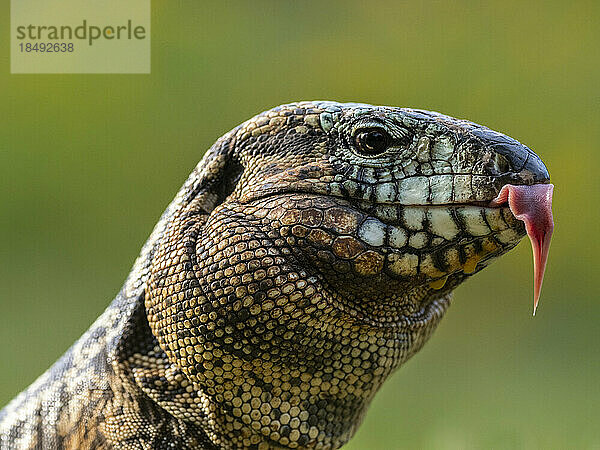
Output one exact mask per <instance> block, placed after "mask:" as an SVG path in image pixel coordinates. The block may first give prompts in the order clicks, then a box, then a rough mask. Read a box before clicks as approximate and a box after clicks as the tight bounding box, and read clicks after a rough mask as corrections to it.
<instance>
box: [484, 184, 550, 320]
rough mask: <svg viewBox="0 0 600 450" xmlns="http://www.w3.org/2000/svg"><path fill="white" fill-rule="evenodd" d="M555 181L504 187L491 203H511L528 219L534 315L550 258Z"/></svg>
mask: <svg viewBox="0 0 600 450" xmlns="http://www.w3.org/2000/svg"><path fill="white" fill-rule="evenodd" d="M553 189H554V186H553V185H552V184H534V185H532V186H513V185H512V184H507V185H505V186H503V187H502V189H501V190H500V193H499V194H498V196H497V197H496V198H495V199H494V200H493V201H492V203H491V204H492V206H499V205H502V204H504V203H508V207H509V208H510V210H511V212H512V213H513V215H514V216H515V217H516V218H517V219H519V220H522V221H523V222H525V229H526V230H527V236H529V240H530V241H531V247H532V249H533V272H534V273H533V315H534V316H535V311H536V310H537V306H538V301H539V299H540V291H541V289H542V281H544V271H545V270H546V261H547V260H548V250H549V248H550V238H551V237H552V231H553V230H554V221H553V220H552V190H553Z"/></svg>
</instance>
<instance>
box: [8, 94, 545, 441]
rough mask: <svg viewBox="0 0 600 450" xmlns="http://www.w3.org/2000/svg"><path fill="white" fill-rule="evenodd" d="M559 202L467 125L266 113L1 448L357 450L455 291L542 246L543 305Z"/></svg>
mask: <svg viewBox="0 0 600 450" xmlns="http://www.w3.org/2000/svg"><path fill="white" fill-rule="evenodd" d="M551 196H552V185H551V184H549V175H548V172H547V170H546V167H545V166H544V164H543V163H542V161H541V160H540V158H539V157H538V156H537V155H536V154H535V153H533V152H532V151H531V150H530V149H529V148H527V147H526V146H524V145H522V144H520V143H519V142H517V141H516V140H514V139H512V138H510V137H508V136H505V135H503V134H500V133H497V132H495V131H492V130H490V129H488V128H486V127H483V126H480V125H476V124H474V123H472V122H468V121H465V120H458V119H454V118H452V117H448V116H445V115H442V114H439V113H435V112H429V111H422V110H415V109H406V108H396V107H387V106H371V105H366V104H359V103H346V104H342V103H335V102H330V101H314V102H300V103H294V104H289V105H283V106H278V107H276V108H274V109H272V110H270V111H266V112H264V113H262V114H259V115H258V116H256V117H254V118H252V119H250V120H248V121H247V122H244V123H242V124H241V125H239V126H238V127H236V128H234V129H233V130H232V131H230V132H229V133H227V134H225V135H224V136H223V137H221V138H220V139H218V140H217V141H216V143H215V144H214V145H213V146H212V147H211V148H210V149H209V150H208V151H207V152H206V154H205V155H204V157H203V158H202V160H201V161H200V163H199V164H198V165H197V166H196V168H195V169H194V170H193V172H192V174H191V175H190V176H189V178H188V179H187V181H186V182H185V184H184V185H183V187H182V188H181V190H180V191H179V193H178V194H177V196H176V197H175V199H174V200H173V202H172V203H171V204H170V205H169V206H168V207H167V209H166V211H165V212H164V214H163V215H162V217H161V218H160V220H159V222H158V224H157V225H156V227H155V228H154V231H153V232H152V234H151V236H150V238H149V239H148V241H147V243H146V245H145V246H144V247H143V249H142V251H141V254H140V256H139V257H138V259H137V261H136V262H135V264H134V266H133V269H132V271H131V273H130V274H129V277H128V278H127V280H126V282H125V284H124V286H123V288H122V290H121V291H120V293H119V294H118V295H117V297H116V299H115V300H114V301H113V302H112V303H111V305H110V306H109V307H108V309H107V310H106V311H105V312H104V313H103V314H102V315H101V316H100V317H99V318H98V320H97V321H96V322H95V323H94V324H93V325H92V326H91V328H90V329H89V330H88V331H87V332H86V333H85V334H84V335H83V336H82V337H81V339H80V340H78V341H77V342H76V343H75V344H74V345H73V347H71V349H70V350H68V351H67V353H66V354H65V355H64V356H63V357H62V358H61V359H60V360H59V361H58V362H57V363H56V364H55V365H54V366H52V367H51V368H50V369H49V370H48V371H47V372H46V373H45V374H43V375H42V376H41V377H40V378H39V379H38V380H37V381H36V382H35V383H33V384H32V385H31V386H30V387H29V388H28V389H27V390H26V391H24V392H23V393H22V394H20V395H19V396H18V397H17V398H16V399H14V400H13V401H12V402H11V403H10V404H9V405H8V406H6V407H5V408H4V410H2V412H1V413H0V447H1V448H2V449H33V448H36V449H38V448H41V449H83V448H90V449H91V448H94V449H107V448H115V449H167V448H169V449H171V448H177V449H237V448H250V449H270V448H273V449H274V448H315V449H334V448H338V447H340V446H342V445H343V444H344V443H345V442H347V441H348V440H349V439H350V438H351V437H352V435H353V434H354V433H355V431H356V429H357V427H358V426H359V425H360V423H361V421H362V419H363V417H364V415H365V413H366V412H367V408H368V406H369V404H370V402H371V400H372V399H373V396H374V395H375V393H376V392H377V390H378V389H379V387H380V386H381V385H382V383H383V382H384V381H385V380H386V379H387V378H388V377H389V375H390V374H391V373H392V372H394V371H395V370H396V369H397V368H398V367H400V365H402V364H403V363H404V362H405V361H406V360H407V359H408V358H410V357H411V356H412V355H414V354H415V353H416V352H417V351H419V349H420V348H421V347H422V346H423V344H424V343H425V342H426V341H427V339H428V338H429V337H430V336H431V334H432V332H433V330H434V329H435V327H436V325H437V324H438V322H439V321H440V319H441V318H442V316H443V315H444V312H445V311H446V309H447V308H448V306H449V304H450V298H451V295H452V291H453V290H454V289H455V288H456V287H457V286H458V285H459V284H460V283H462V282H463V281H464V280H466V279H467V278H468V277H470V276H471V275H473V274H474V273H476V272H478V271H479V270H481V269H483V268H484V267H486V266H487V265H488V264H489V263H490V262H491V261H492V260H493V259H495V258H497V257H498V256H500V255H502V254H504V253H506V252H507V251H509V250H510V249H511V248H513V247H514V246H515V245H517V243H518V242H519V241H520V240H521V238H523V237H524V236H525V234H527V233H528V234H529V237H530V238H531V240H532V242H533V244H534V257H535V294H534V295H535V301H536V303H537V298H538V296H539V289H540V286H541V281H542V276H543V272H544V267H545V262H546V256H547V253H548V245H549V242H550V235H551V233H552V227H553V225H552V213H551ZM83 301H84V299H83V300H82V302H83ZM7 363H9V362H8V361H7Z"/></svg>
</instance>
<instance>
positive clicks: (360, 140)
mask: <svg viewBox="0 0 600 450" xmlns="http://www.w3.org/2000/svg"><path fill="white" fill-rule="evenodd" d="M354 142H355V144H356V150H357V151H358V152H359V153H362V154H364V155H369V156H370V155H378V154H380V153H383V152H384V151H386V150H387V148H388V147H389V146H390V143H391V142H392V138H391V136H390V135H389V134H388V133H387V132H386V131H384V130H382V129H379V128H371V129H368V130H361V131H359V132H358V133H356V136H355V137H354Z"/></svg>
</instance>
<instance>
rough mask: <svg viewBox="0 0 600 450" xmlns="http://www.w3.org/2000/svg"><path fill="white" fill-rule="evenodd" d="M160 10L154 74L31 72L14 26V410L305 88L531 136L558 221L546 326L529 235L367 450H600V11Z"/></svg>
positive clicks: (473, 284)
mask: <svg viewBox="0 0 600 450" xmlns="http://www.w3.org/2000/svg"><path fill="white" fill-rule="evenodd" d="M153 3H154V4H153V17H152V74H151V75H10V74H9V71H10V69H9V59H10V58H9V41H8V32H5V33H3V35H4V38H5V39H3V40H2V41H1V42H0V62H1V66H2V67H1V70H0V93H1V102H0V115H1V117H2V119H1V120H0V205H1V206H0V207H1V211H2V213H1V220H0V240H1V245H0V252H1V255H2V256H1V258H0V342H1V343H2V344H1V347H0V348H1V350H0V355H1V361H2V366H1V367H2V370H0V405H3V404H5V403H6V402H7V401H8V400H9V399H10V398H12V397H13V396H14V395H15V394H16V393H17V392H18V391H20V390H21V389H23V388H24V387H26V386H27V385H28V384H29V383H30V382H31V381H33V380H34V379H35V378H36V377H37V376H38V375H39V374H41V373H42V372H43V371H44V370H45V369H46V368H47V367H48V366H49V365H50V364H51V363H52V362H53V361H55V360H56V358H57V357H58V356H59V355H61V354H62V353H63V352H64V351H65V350H66V349H67V348H68V346H69V345H70V344H71V343H73V342H74V341H75V340H76V339H77V337H78V336H79V335H80V334H81V333H82V332H83V331H84V330H85V329H86V328H87V327H88V326H89V324H90V323H91V322H92V321H93V320H94V319H95V318H96V317H97V316H98V315H99V314H100V313H101V312H102V310H103V309H104V308H105V307H106V306H107V305H108V303H109V302H110V300H111V299H112V297H113V296H114V295H115V294H116V292H117V291H118V290H119V288H120V286H121V283H122V281H123V280H124V278H125V276H126V275H127V273H128V271H129V268H130V266H131V264H132V262H133V260H134V258H135V257H136V255H137V253H138V251H139V249H140V247H141V246H142V244H143V243H144V241H145V239H146V237H147V236H148V234H149V233H150V231H151V229H152V227H153V225H154V223H155V222H156V220H157V219H158V217H159V215H160V214H161V212H162V211H163V209H164V208H165V206H166V205H167V204H168V202H169V201H170V200H171V198H172V197H173V196H174V194H175V193H176V191H177V190H178V188H179V186H180V185H181V184H182V183H183V181H184V180H185V178H186V177H187V176H188V173H189V172H190V171H191V169H192V168H193V167H194V165H195V164H196V162H197V161H198V160H199V159H200V158H201V156H202V154H203V152H204V151H205V149H207V148H208V147H209V146H210V145H211V144H212V142H213V141H214V140H215V139H216V138H217V137H218V136H220V135H221V134H223V133H224V132H226V131H228V130H229V129H230V128H232V127H234V126H235V125H237V124H238V123H240V122H241V121H243V120H245V119H247V118H249V117H251V116H252V115H254V114H255V113H257V112H259V111H262V110H264V109H267V108H270V107H272V106H274V105H277V104H281V103H285V102H289V101H292V100H300V99H332V100H339V101H361V102H367V103H374V104H388V105H398V106H411V107H418V108H424V109H433V110H437V111H441V112H444V113H447V114H450V115H453V116H458V117H464V118H469V119H470V120H473V121H475V122H479V123H482V124H485V125H487V126H489V127H491V128H494V129H497V130H499V131H503V132H506V133H507V134H509V135H511V136H513V137H515V138H517V139H519V140H521V141H522V142H524V143H525V144H527V145H529V146H530V147H531V148H533V149H534V150H535V151H536V152H537V153H538V154H540V155H541V156H542V158H543V159H544V161H545V162H546V164H547V166H548V168H549V170H550V173H551V175H552V179H553V182H554V184H555V185H556V189H555V196H554V198H555V201H554V213H555V221H556V230H555V236H554V240H553V243H552V247H551V251H550V260H549V264H548V270H547V273H546V282H545V285H544V289H543V292H542V300H541V305H540V308H539V310H538V315H537V317H535V318H532V317H531V308H532V305H531V303H532V301H531V297H532V277H533V275H532V262H531V252H530V248H529V244H528V242H526V241H523V242H522V243H521V244H520V245H519V246H518V248H517V249H516V250H515V251H513V252H511V253H510V254H508V255H506V256H505V257H504V258H502V259H501V260H500V261H498V262H496V263H495V264H493V265H492V266H491V267H490V268H489V269H487V270H485V271H484V272H483V273H481V274H479V275H478V276H476V277H474V278H473V279H472V280H470V281H469V282H467V283H466V284H465V285H464V286H461V287H460V288H459V289H458V290H457V291H456V295H455V302H454V305H453V307H452V308H451V309H450V310H449V312H448V313H447V316H446V318H445V320H444V321H443V322H442V324H441V325H440V327H439V329H438V331H437V332H436V334H435V335H434V337H433V338H432V340H431V341H430V343H429V344H428V345H426V346H425V348H424V349H423V351H421V353H419V354H418V355H417V356H416V357H415V358H414V359H413V360H411V361H410V362H409V363H407V364H406V365H405V366H404V367H403V368H402V369H400V370H399V371H398V372H397V373H396V374H395V375H394V376H393V377H392V378H391V379H390V380H389V381H388V382H387V384H386V385H385V386H384V388H383V389H382V390H381V391H380V392H379V394H378V395H377V397H376V398H375V400H374V402H373V405H372V407H371V409H370V411H369V414H368V415H367V418H366V420H365V422H364V424H363V426H362V427H361V428H360V429H359V431H358V433H357V435H356V437H355V438H354V439H353V440H352V441H351V442H350V444H348V446H347V447H346V448H349V449H365V448H366V449H396V448H424V449H427V448H430V449H463V448H467V449H470V448H472V449H480V448H494V449H503V448H506V449H514V448H522V449H531V448H544V449H550V448H556V449H562V448H578V449H579V448H595V449H598V448H600V412H599V411H598V410H599V407H600V345H599V341H600V339H599V338H600V333H599V325H598V324H599V322H598V317H599V313H600V302H599V301H598V300H599V298H598V297H599V296H598V293H599V289H598V279H599V273H598V270H597V267H598V263H597V259H598V252H599V250H600V249H599V246H598V232H599V225H598V224H599V223H600V215H599V208H598V202H599V200H600V196H599V193H600V183H599V181H598V180H599V179H600V173H599V169H600V167H599V161H600V153H599V152H598V146H599V142H600V76H599V70H600V32H599V28H598V27H599V24H600V6H599V2H597V1H595V2H593V1H589V2H582V1H574V2H563V1H560V2H559V1H553V2H541V1H540V2H523V1H506V0H498V1H491V2H466V1H463V2H433V1H425V2H419V1H412V2H388V3H385V2H366V1H363V2H350V1H344V2H342V1H337V2H317V1H310V2H275V1H273V2H263V1H259V2H249V1H248V2H236V3H233V2H223V3H220V2H210V3H209V2H192V1H187V2H159V1H154V2H153ZM3 4H5V6H6V8H4V13H3V14H2V15H0V29H2V30H8V29H9V15H8V4H7V2H6V0H3Z"/></svg>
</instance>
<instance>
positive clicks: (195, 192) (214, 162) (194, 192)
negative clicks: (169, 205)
mask: <svg viewBox="0 0 600 450" xmlns="http://www.w3.org/2000/svg"><path fill="white" fill-rule="evenodd" d="M233 142H234V140H233V139H232V138H229V137H223V138H221V139H219V140H218V141H217V142H216V143H215V144H214V145H213V146H212V147H211V148H210V149H209V150H208V151H207V152H206V154H205V155H204V157H203V158H202V159H201V160H200V162H199V163H198V165H197V166H196V168H195V169H194V171H193V172H192V174H191V175H190V177H189V179H188V181H187V182H186V186H185V187H184V191H186V193H185V200H184V204H186V205H187V206H188V208H189V207H192V208H193V209H195V210H197V209H200V210H202V211H203V212H204V213H206V214H210V212H211V211H212V210H213V209H215V208H216V207H217V206H218V205H220V204H221V203H223V202H224V201H225V199H226V198H227V197H228V196H229V195H230V194H231V193H232V192H233V191H234V190H235V187H236V185H237V183H238V181H239V180H240V178H241V176H242V172H243V170H244V167H243V166H242V164H241V163H240V162H239V161H238V159H237V157H236V155H235V154H234V151H233V148H234V146H233Z"/></svg>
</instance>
